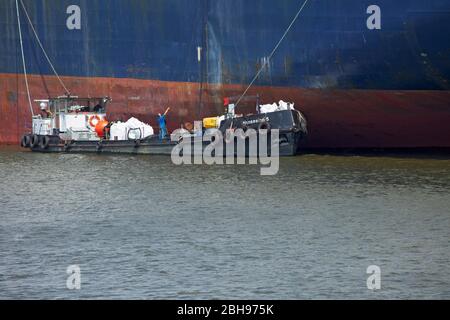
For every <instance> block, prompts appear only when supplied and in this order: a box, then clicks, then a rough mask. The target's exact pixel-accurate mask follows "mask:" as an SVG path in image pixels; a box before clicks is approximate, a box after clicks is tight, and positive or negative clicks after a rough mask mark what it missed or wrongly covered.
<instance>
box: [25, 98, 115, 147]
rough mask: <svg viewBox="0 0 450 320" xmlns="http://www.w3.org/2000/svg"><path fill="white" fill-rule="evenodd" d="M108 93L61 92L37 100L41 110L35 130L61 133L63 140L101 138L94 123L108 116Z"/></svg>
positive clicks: (37, 116) (54, 133)
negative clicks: (94, 95) (82, 95)
mask: <svg viewBox="0 0 450 320" xmlns="http://www.w3.org/2000/svg"><path fill="white" fill-rule="evenodd" d="M110 101H111V99H110V98H109V97H102V98H79V97H75V96H62V97H58V98H51V99H46V100H35V102H36V103H38V104H39V109H40V113H39V114H38V115H36V116H34V117H33V134H36V135H40V136H43V135H48V136H50V135H59V136H60V137H61V138H62V139H63V140H87V141H92V140H94V141H95V140H99V139H100V137H99V136H98V134H97V133H96V130H95V127H96V125H97V124H98V123H99V122H100V121H104V120H106V109H107V105H108V103H109V102H110Z"/></svg>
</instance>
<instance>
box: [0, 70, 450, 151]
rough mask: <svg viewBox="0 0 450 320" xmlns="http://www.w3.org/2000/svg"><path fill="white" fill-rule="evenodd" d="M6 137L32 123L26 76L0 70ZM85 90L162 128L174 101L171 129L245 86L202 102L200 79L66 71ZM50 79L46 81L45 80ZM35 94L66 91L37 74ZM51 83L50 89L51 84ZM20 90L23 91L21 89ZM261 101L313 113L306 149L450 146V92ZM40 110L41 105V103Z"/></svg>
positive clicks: (292, 94)
mask: <svg viewBox="0 0 450 320" xmlns="http://www.w3.org/2000/svg"><path fill="white" fill-rule="evenodd" d="M0 79H1V84H2V87H1V91H0V104H1V106H2V109H1V111H0V112H1V114H2V126H1V127H0V142H1V143H18V141H20V137H21V135H22V134H23V133H25V132H29V131H30V130H31V121H30V118H31V114H30V111H29V109H28V108H27V104H28V101H27V96H26V90H25V87H24V84H23V76H17V75H6V74H3V75H0ZM63 79H64V81H65V82H66V83H67V84H68V85H69V86H70V87H71V88H75V90H76V92H77V93H79V94H80V95H81V96H100V95H109V96H111V97H112V99H113V100H112V103H111V106H110V111H109V114H108V116H109V118H110V119H124V120H126V119H128V118H129V117H130V116H135V117H138V118H139V119H142V120H143V121H146V122H148V123H150V124H151V125H153V126H155V127H157V122H156V116H155V115H156V114H158V113H159V112H161V111H163V110H162V109H164V106H173V108H174V111H173V112H172V113H171V114H170V117H168V126H169V129H171V130H173V129H175V128H178V127H179V125H180V124H181V123H185V122H187V121H192V120H193V119H198V118H201V117H202V116H207V115H214V114H220V113H223V112H224V109H223V103H222V101H220V98H218V97H221V96H233V95H236V94H238V93H241V92H242V90H243V89H244V87H242V86H239V85H227V86H217V85H208V86H205V87H204V88H203V90H204V92H205V93H204V99H203V102H202V107H201V106H200V105H199V103H198V90H199V84H198V83H180V82H161V81H152V80H137V79H122V78H120V79H115V78H92V77H91V78H78V77H64V78H63ZM43 80H45V83H46V85H45V86H42V82H43ZM30 84H31V86H30V88H31V91H32V92H33V94H34V95H36V96H40V97H47V96H49V93H50V95H52V94H54V93H57V92H59V83H58V81H57V79H56V78H55V77H51V76H46V77H45V79H43V78H42V77H41V76H36V75H34V76H31V77H30ZM44 88H45V89H44ZM17 92H19V94H17ZM249 94H260V95H261V100H262V101H279V100H280V99H288V100H289V101H294V102H295V103H296V106H297V108H298V109H299V110H301V111H302V113H304V115H305V116H306V118H307V120H308V126H309V135H308V137H307V138H306V139H305V141H303V142H302V145H303V147H304V148H327V149H330V148H331V149H334V148H351V149H352V148H450V138H449V137H450V125H449V124H450V110H449V102H450V92H448V91H410V90H408V91H398V90H395V91H392V90H324V89H302V88H285V87H260V86H257V87H254V88H252V89H251V90H250V93H249ZM35 112H36V113H38V112H39V110H38V108H37V106H36V109H35Z"/></svg>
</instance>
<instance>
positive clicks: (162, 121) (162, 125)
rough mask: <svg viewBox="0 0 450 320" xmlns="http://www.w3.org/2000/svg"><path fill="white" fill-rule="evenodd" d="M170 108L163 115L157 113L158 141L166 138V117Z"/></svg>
mask: <svg viewBox="0 0 450 320" xmlns="http://www.w3.org/2000/svg"><path fill="white" fill-rule="evenodd" d="M169 111H170V108H167V110H166V112H164V114H163V115H161V113H158V122H159V140H161V141H162V140H163V139H164V138H165V137H166V136H167V124H166V116H167V113H169Z"/></svg>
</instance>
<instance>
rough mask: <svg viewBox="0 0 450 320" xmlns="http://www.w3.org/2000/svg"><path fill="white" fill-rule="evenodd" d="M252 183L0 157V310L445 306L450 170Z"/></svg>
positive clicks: (372, 167) (242, 174)
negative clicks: (101, 305)
mask: <svg viewBox="0 0 450 320" xmlns="http://www.w3.org/2000/svg"><path fill="white" fill-rule="evenodd" d="M259 169H260V168H259V167H254V166H213V167H210V166H180V167H177V166H174V165H172V164H171V161H170V158H169V157H151V156H98V155H65V154H59V155H55V154H48V155H46V154H33V153H30V152H21V151H20V150H18V149H11V148H2V149H0V298H3V299H14V298H19V299H23V298H27V299H44V298H45V299H61V298H65V299H78V298H83V299H84V298H94V299H99V298H114V299H165V298H173V299H184V298H186V299H204V298H208V299H303V298H305V299H331V298H337V299H348V298H356V299H381V298H392V299H404V298H425V299H431V298H445V299H449V298H450V277H449V276H448V266H449V265H450V247H449V245H450V242H449V239H450V237H449V227H450V160H445V159H429V158H408V157H390V158H389V157H362V156H323V155H304V156H299V157H295V158H285V159H282V161H281V168H280V172H279V174H278V175H277V176H274V177H261V176H260V175H259ZM69 265H79V266H80V268H81V290H68V289H67V287H66V280H67V277H68V275H67V274H66V269H67V267H68V266H69ZM370 265H377V266H379V267H380V268H381V271H382V287H381V290H379V291H370V290H368V289H367V284H366V280H367V277H368V276H369V275H367V274H366V270H367V267H368V266H370Z"/></svg>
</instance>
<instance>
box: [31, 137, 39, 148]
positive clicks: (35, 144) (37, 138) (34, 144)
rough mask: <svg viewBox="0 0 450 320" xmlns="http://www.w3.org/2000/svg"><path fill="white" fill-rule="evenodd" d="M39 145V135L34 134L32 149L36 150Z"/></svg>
mask: <svg viewBox="0 0 450 320" xmlns="http://www.w3.org/2000/svg"><path fill="white" fill-rule="evenodd" d="M38 144H39V136H38V135H37V134H33V135H32V136H31V139H30V147H31V148H35V147H37V146H38Z"/></svg>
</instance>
